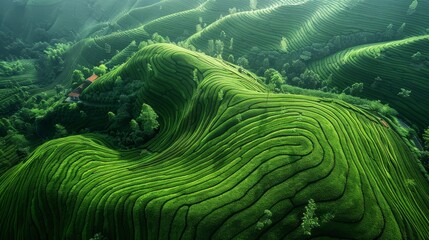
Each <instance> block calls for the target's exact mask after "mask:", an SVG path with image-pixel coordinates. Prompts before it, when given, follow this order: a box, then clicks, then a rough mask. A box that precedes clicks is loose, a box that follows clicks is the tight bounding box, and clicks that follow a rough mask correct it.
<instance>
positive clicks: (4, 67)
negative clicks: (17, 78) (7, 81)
mask: <svg viewBox="0 0 429 240" xmlns="http://www.w3.org/2000/svg"><path fill="white" fill-rule="evenodd" d="M23 71H24V66H23V65H22V63H21V61H19V60H18V61H14V62H5V61H0V76H4V77H10V76H14V75H18V74H21V73H22V72H23Z"/></svg>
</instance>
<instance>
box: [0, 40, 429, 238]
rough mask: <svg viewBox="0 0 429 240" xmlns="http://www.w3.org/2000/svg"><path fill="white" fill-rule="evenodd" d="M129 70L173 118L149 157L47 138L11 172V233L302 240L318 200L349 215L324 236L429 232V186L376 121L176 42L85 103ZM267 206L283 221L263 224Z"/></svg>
mask: <svg viewBox="0 0 429 240" xmlns="http://www.w3.org/2000/svg"><path fill="white" fill-rule="evenodd" d="M147 63H151V65H152V69H153V71H152V72H148V71H147V67H146V66H147ZM194 69H198V73H199V74H198V75H199V80H198V82H196V81H194V80H193V71H194ZM116 75H121V76H123V77H124V79H127V77H128V78H129V79H140V80H141V81H144V82H145V85H144V87H143V88H141V89H140V90H139V91H138V92H137V94H138V95H139V100H138V104H142V103H143V102H147V103H149V104H150V105H152V106H153V107H154V109H155V110H156V111H157V112H158V114H159V115H160V121H161V130H160V133H159V134H158V135H157V136H156V137H155V138H154V139H153V140H151V141H150V142H149V143H148V144H147V145H146V146H145V147H146V149H147V150H148V152H143V154H140V151H131V152H119V151H117V150H114V149H113V148H112V147H111V146H109V145H106V144H105V143H104V142H103V141H102V139H100V138H99V137H97V136H95V135H80V136H72V137H68V138H64V139H58V140H54V141H50V142H48V143H46V144H44V145H43V146H41V147H40V148H38V149H37V150H36V151H35V152H33V154H32V155H31V157H30V158H29V159H28V160H27V161H26V162H25V163H22V164H20V165H18V166H16V167H14V168H13V169H11V170H10V171H8V172H7V173H6V174H5V175H3V176H0V195H1V196H2V198H1V199H0V202H1V203H0V205H1V206H2V208H1V209H0V215H1V216H6V217H3V218H0V225H1V226H2V229H3V230H2V231H1V232H0V238H2V239H11V238H15V239H16V238H29V237H30V236H31V237H32V238H34V237H36V236H37V237H38V238H44V239H46V238H48V236H49V237H50V238H58V239H66V238H73V239H88V238H89V237H90V236H92V235H93V234H94V233H95V232H103V234H105V235H107V236H108V237H109V238H111V239H115V238H120V239H131V238H133V239H167V238H172V239H178V238H183V239H208V238H210V237H211V238H213V239H230V238H234V237H235V238H239V239H279V238H285V239H299V238H304V237H303V235H302V230H301V228H300V227H299V224H300V219H301V216H302V212H303V211H304V205H305V204H306V202H307V201H308V199H310V198H314V199H315V200H316V202H317V203H318V209H317V214H319V215H321V214H323V213H326V212H329V211H332V212H334V213H335V215H336V217H335V219H334V221H333V222H331V223H328V224H325V225H323V226H322V227H320V228H318V229H315V230H314V231H313V236H314V237H322V236H325V237H333V238H350V237H356V238H362V239H373V238H382V239H398V238H409V239H422V238H424V237H425V236H428V235H429V229H428V228H427V222H428V219H427V216H429V205H428V203H427V201H426V200H427V199H426V198H427V196H428V194H429V188H428V186H427V183H426V182H425V180H424V179H423V177H422V176H421V175H420V174H418V167H417V164H416V162H415V159H414V157H413V156H412V154H411V152H410V151H409V149H408V148H407V147H406V146H405V145H404V144H403V142H402V141H401V139H400V137H399V136H398V135H397V134H396V133H395V132H393V130H391V129H388V128H385V127H383V126H382V125H381V124H380V123H379V122H378V120H377V118H375V117H374V116H372V115H370V114H368V113H366V112H363V111H362V110H360V109H357V108H355V107H353V106H351V105H348V104H346V103H344V102H339V101H325V100H323V99H318V98H312V97H304V96H296V95H283V94H270V95H268V94H267V93H266V92H265V90H264V88H263V87H262V86H260V85H259V84H258V83H257V82H256V81H255V79H253V78H252V77H249V76H247V75H245V74H241V73H239V72H238V71H237V69H236V68H234V67H232V66H229V65H226V64H225V63H222V62H219V61H218V60H216V59H212V58H209V57H206V56H204V55H201V54H197V53H194V52H189V51H186V50H183V49H180V48H178V47H175V46H173V45H166V44H158V45H152V46H149V47H147V48H145V49H143V50H142V51H140V52H139V53H138V54H136V55H135V56H134V57H133V58H132V59H130V60H129V61H128V62H127V63H126V64H125V65H124V66H122V67H120V68H118V69H117V70H115V71H114V72H112V73H110V74H108V75H106V76H104V77H102V78H101V79H100V80H99V81H97V82H96V83H95V84H93V85H91V87H90V88H89V89H88V90H87V91H86V92H85V93H84V95H85V99H86V100H88V101H90V100H91V98H92V94H93V93H96V92H104V91H110V90H111V88H112V85H113V83H112V79H115V76H116ZM221 92H223V97H221V95H222V94H220V93H221ZM106 102H108V100H106V101H105V102H104V103H106ZM406 179H413V180H414V181H415V186H410V185H408V186H406V184H405V181H406ZM265 209H270V210H271V211H272V212H273V217H272V221H273V224H272V225H271V226H269V227H266V228H264V229H263V230H262V231H258V230H256V228H255V226H256V222H257V221H258V219H259V218H260V217H261V216H262V215H263V211H264V210H265Z"/></svg>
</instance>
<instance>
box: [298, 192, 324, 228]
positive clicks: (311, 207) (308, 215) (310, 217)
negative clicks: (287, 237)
mask: <svg viewBox="0 0 429 240" xmlns="http://www.w3.org/2000/svg"><path fill="white" fill-rule="evenodd" d="M316 209H317V206H316V203H315V202H314V200H313V199H310V200H308V204H307V206H305V212H304V216H303V217H302V223H301V227H302V229H303V230H304V234H305V235H309V236H310V235H311V230H312V229H313V228H316V227H319V226H320V224H319V218H318V217H316Z"/></svg>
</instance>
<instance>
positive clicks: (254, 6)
mask: <svg viewBox="0 0 429 240" xmlns="http://www.w3.org/2000/svg"><path fill="white" fill-rule="evenodd" d="M257 5H258V0H250V9H252V10H256V9H257Z"/></svg>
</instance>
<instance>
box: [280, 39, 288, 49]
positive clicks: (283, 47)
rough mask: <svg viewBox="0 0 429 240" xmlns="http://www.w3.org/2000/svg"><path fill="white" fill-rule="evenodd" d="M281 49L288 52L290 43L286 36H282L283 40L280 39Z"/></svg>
mask: <svg viewBox="0 0 429 240" xmlns="http://www.w3.org/2000/svg"><path fill="white" fill-rule="evenodd" d="M280 50H281V51H283V52H288V44H287V40H286V38H285V37H282V40H281V41H280Z"/></svg>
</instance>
